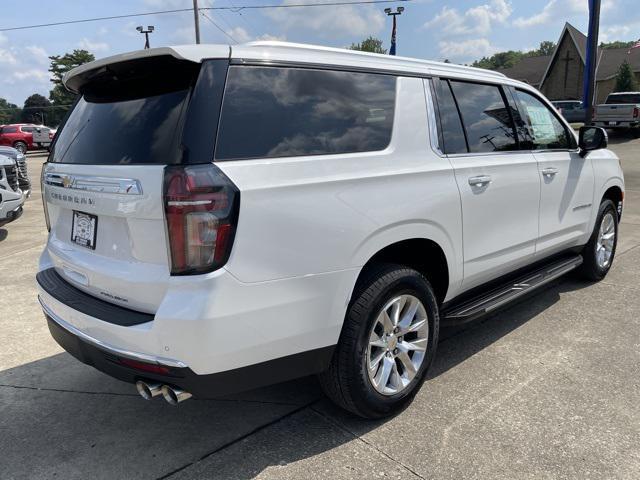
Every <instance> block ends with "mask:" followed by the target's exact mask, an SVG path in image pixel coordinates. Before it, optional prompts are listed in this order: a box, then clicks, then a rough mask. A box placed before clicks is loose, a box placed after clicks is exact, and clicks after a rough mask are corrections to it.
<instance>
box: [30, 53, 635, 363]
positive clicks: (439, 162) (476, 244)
mask: <svg viewBox="0 0 640 480" xmlns="http://www.w3.org/2000/svg"><path fill="white" fill-rule="evenodd" d="M229 52H230V53H229ZM167 53H168V54H171V55H174V56H177V57H180V58H185V59H189V60H193V61H201V60H202V59H203V58H226V57H228V56H229V55H231V58H233V59H236V58H237V59H262V60H272V61H281V62H295V63H308V62H310V63H313V64H323V65H336V66H341V67H354V68H371V69H376V70H393V72H395V73H396V74H397V75H398V82H397V97H396V102H397V103H396V113H395V119H394V127H393V134H392V139H391V143H390V145H389V146H388V148H386V149H385V150H383V151H378V152H370V153H354V154H341V155H318V156H308V157H291V158H277V159H268V160H240V161H226V162H220V163H217V164H216V165H217V166H218V167H219V168H220V169H221V170H222V171H223V172H224V173H225V175H227V177H228V178H229V179H231V180H232V181H233V182H234V183H235V185H236V186H237V187H238V189H239V190H240V192H241V202H240V205H241V207H240V214H239V222H238V227H237V233H236V236H235V241H234V244H233V249H232V253H231V257H230V258H229V261H228V262H227V264H226V265H225V266H224V267H223V268H221V269H219V270H217V271H215V272H212V273H209V274H204V275H195V276H181V277H175V276H171V275H170V270H169V256H168V248H167V241H166V222H165V219H164V211H163V202H162V172H163V167H162V166H127V167H124V168H123V167H122V166H88V165H71V164H49V165H48V166H47V172H55V173H70V174H78V175H87V174H91V175H97V176H106V177H109V176H113V177H116V178H122V177H123V176H124V177H126V178H131V179H136V180H138V181H139V182H140V184H141V185H142V190H143V194H142V195H140V196H131V197H130V198H123V196H121V195H117V194H108V193H99V194H98V193H93V194H92V195H93V198H95V200H96V202H95V205H92V206H89V207H86V206H84V207H83V210H85V211H87V212H89V213H94V214H96V215H98V218H99V219H100V224H99V228H100V229H101V230H100V232H101V235H104V237H101V238H100V243H99V244H98V245H97V247H96V250H95V251H90V250H88V249H86V248H83V247H80V246H77V245H74V244H73V243H72V242H71V241H70V228H71V227H70V222H71V215H72V214H71V212H72V210H73V206H72V205H69V204H68V202H67V201H63V200H60V197H59V195H58V196H57V197H56V196H55V195H53V194H55V193H58V194H64V190H65V189H64V188H62V187H53V186H50V185H47V186H46V188H45V189H44V194H45V196H46V200H47V203H48V209H49V216H50V220H51V226H52V229H51V232H50V235H49V240H48V243H47V246H46V248H45V251H44V252H43V254H42V256H41V259H40V269H41V270H43V269H47V268H51V267H55V268H56V270H57V271H58V273H59V274H60V275H62V276H63V277H64V278H65V279H66V280H68V281H69V282H70V283H72V284H73V285H74V286H76V287H78V288H79V289H81V290H84V291H86V292H88V293H90V294H92V295H96V296H98V297H100V298H102V299H105V298H104V296H102V297H101V296H100V295H101V292H108V293H109V294H110V295H112V296H117V297H121V298H124V299H126V302H120V304H121V305H125V306H127V307H128V308H132V309H136V310H140V311H144V312H148V313H153V314H154V315H155V317H154V321H153V322H149V323H145V324H142V325H137V326H133V327H121V326H117V325H113V324H110V323H106V322H103V321H100V320H97V319H95V318H92V317H89V316H87V315H85V314H83V313H80V312H78V311H76V310H74V309H73V308H71V307H69V306H67V305H64V304H62V303H60V302H58V301H57V300H55V299H54V298H52V297H51V296H50V295H48V294H47V293H46V292H45V291H43V290H42V289H40V296H41V300H42V301H43V303H44V304H45V305H46V306H47V307H48V308H49V309H50V310H51V311H52V312H54V313H55V314H56V315H57V316H59V317H60V318H62V319H64V320H65V321H66V322H68V323H70V324H71V325H73V326H74V327H75V328H77V329H79V330H80V331H82V332H84V333H86V334H88V335H90V336H91V337H93V338H96V339H99V340H100V341H102V342H105V343H107V344H111V345H115V346H118V347H119V348H122V349H127V350H130V351H134V352H140V353H143V354H147V355H156V356H161V357H165V358H171V359H175V360H178V361H180V362H182V363H184V364H186V365H188V366H189V367H190V368H191V369H192V370H193V371H194V372H195V373H197V374H209V373H215V372H221V371H225V370H230V369H234V368H238V367H243V366H247V365H252V364H255V363H259V362H264V361H267V360H271V359H275V358H279V357H284V356H287V355H292V354H295V353H299V352H304V351H307V350H311V349H316V348H320V347H325V346H329V345H334V344H335V343H336V342H337V341H338V337H339V334H340V331H341V328H342V323H343V321H344V317H345V312H346V309H347V305H348V302H349V299H350V297H351V294H352V291H353V288H354V285H355V282H356V279H357V277H358V274H359V273H360V271H361V269H362V267H363V266H364V265H365V264H366V263H367V261H368V260H369V259H371V257H372V256H373V255H375V254H376V253H377V252H379V251H380V250H381V249H383V248H385V247H387V246H389V245H391V244H394V243H396V242H400V241H403V240H407V239H429V240H432V241H433V242H435V243H437V244H438V245H439V246H440V247H441V249H442V251H443V252H444V254H445V256H446V259H447V264H448V270H449V286H448V289H447V294H446V300H452V299H454V298H455V297H456V296H458V295H460V294H461V293H463V292H464V291H466V290H468V289H470V288H473V287H476V286H478V285H481V284H483V283H486V282H488V281H490V280H493V279H495V278H497V277H499V276H500V275H503V274H506V273H508V272H510V271H513V270H515V269H517V268H519V267H523V266H526V265H527V264H529V263H532V262H534V261H537V260H539V259H540V258H542V257H543V256H546V255H549V254H552V253H555V252H558V251H560V250H563V249H566V248H569V247H574V246H579V245H584V244H585V243H586V242H587V240H588V238H589V235H590V232H591V231H592V229H593V226H594V222H595V216H596V212H597V209H598V205H599V204H600V200H601V198H602V195H603V194H604V192H605V191H606V189H607V188H609V187H611V186H618V187H620V188H621V189H623V188H624V185H623V178H622V172H621V169H620V165H619V162H618V159H617V158H616V157H615V155H614V154H613V153H612V152H610V151H608V150H601V151H596V152H593V153H591V154H589V155H588V156H587V158H586V159H583V158H581V157H580V156H579V155H578V154H577V152H569V151H567V152H553V153H545V152H536V153H533V152H514V153H506V154H495V155H493V154H484V155H474V154H465V155H457V156H449V157H447V156H445V155H442V154H439V153H438V152H437V151H436V150H434V148H432V146H433V145H434V143H437V142H434V138H433V135H434V134H433V131H434V130H433V129H434V125H433V122H434V119H433V118H430V114H429V109H428V108H427V107H428V102H430V101H431V100H430V94H429V93H428V89H425V86H424V80H423V78H421V77H424V78H426V77H429V76H431V75H446V76H448V77H450V78H461V79H468V80H483V81H486V82H493V83H498V84H505V85H512V86H518V88H522V89H525V90H528V91H533V90H532V89H531V88H530V87H529V86H527V85H525V84H521V83H519V82H516V81H513V80H510V79H507V78H505V77H503V76H501V75H499V74H495V73H492V72H487V71H483V70H477V69H471V68H467V67H461V66H454V65H447V64H439V63H433V62H423V61H418V60H412V59H403V58H400V57H398V58H392V57H388V56H380V55H373V54H363V53H356V52H350V51H346V50H337V49H325V48H320V47H310V46H298V45H291V44H280V43H272V42H261V43H256V44H247V45H240V46H234V47H233V48H232V49H231V50H230V49H229V47H226V46H186V47H175V48H173V49H154V50H149V51H146V52H135V53H134V54H127V55H124V56H118V57H113V58H108V59H102V60H99V61H98V62H97V64H101V65H102V64H108V63H110V62H115V61H121V60H122V59H123V58H124V57H126V58H138V57H144V56H149V55H153V54H156V55H160V54H167ZM89 68H90V67H89V66H82V67H79V68H78V69H77V71H76V74H79V73H82V72H83V71H86V70H87V69H89ZM402 72H406V74H407V75H408V76H403V74H402ZM72 75H73V72H72ZM67 80H69V78H67ZM547 103H548V102H547ZM549 106H550V108H553V107H552V106H551V105H550V104H549ZM548 165H552V166H554V167H555V168H558V170H559V173H558V174H557V175H556V176H555V177H554V178H553V179H552V180H551V181H549V182H547V181H545V180H544V178H543V175H542V173H541V171H542V169H543V168H545V167H546V166H548ZM478 175H490V176H491V177H492V182H491V184H489V186H488V187H487V188H486V189H484V191H481V192H480V191H477V190H476V189H475V187H473V186H472V185H470V184H469V183H468V178H469V177H473V176H478ZM54 197H55V198H54ZM586 204H589V206H588V207H584V205H586ZM576 207H581V208H577V209H576ZM111 301H113V302H114V303H117V302H118V301H117V300H111ZM230 339H232V341H229V340H230Z"/></svg>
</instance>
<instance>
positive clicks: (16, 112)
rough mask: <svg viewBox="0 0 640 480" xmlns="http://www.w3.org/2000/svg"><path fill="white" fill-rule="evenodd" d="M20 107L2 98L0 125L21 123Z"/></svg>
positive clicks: (0, 100) (0, 103) (0, 102)
mask: <svg viewBox="0 0 640 480" xmlns="http://www.w3.org/2000/svg"><path fill="white" fill-rule="evenodd" d="M20 113H21V110H20V107H18V106H17V105H16V104H15V103H10V102H8V101H7V100H5V99H4V98H0V125H6V124H8V123H18V122H19V121H20Z"/></svg>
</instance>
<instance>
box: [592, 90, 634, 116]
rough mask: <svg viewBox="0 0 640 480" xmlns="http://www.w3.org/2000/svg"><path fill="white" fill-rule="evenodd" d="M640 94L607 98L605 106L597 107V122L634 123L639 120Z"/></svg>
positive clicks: (617, 95)
mask: <svg viewBox="0 0 640 480" xmlns="http://www.w3.org/2000/svg"><path fill="white" fill-rule="evenodd" d="M638 105H640V94H636V93H628V94H613V95H609V97H607V102H606V103H605V104H604V105H598V106H597V107H596V120H599V121H633V120H638V119H639V118H638V117H639V114H640V112H639V111H638Z"/></svg>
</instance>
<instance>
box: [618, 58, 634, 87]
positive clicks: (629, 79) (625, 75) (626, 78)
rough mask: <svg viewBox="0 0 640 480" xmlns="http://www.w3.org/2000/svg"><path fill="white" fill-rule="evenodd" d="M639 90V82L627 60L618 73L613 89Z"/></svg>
mask: <svg viewBox="0 0 640 480" xmlns="http://www.w3.org/2000/svg"><path fill="white" fill-rule="evenodd" d="M637 90H638V82H637V81H636V77H635V75H634V74H633V70H632V69H631V65H629V62H627V61H626V60H625V61H624V63H623V64H622V65H620V68H619V69H618V73H617V74H616V86H615V88H614V89H613V91H614V92H635V91H637Z"/></svg>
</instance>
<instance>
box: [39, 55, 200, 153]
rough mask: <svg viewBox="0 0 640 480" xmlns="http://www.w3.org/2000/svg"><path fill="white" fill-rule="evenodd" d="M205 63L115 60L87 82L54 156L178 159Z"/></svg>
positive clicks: (165, 60)
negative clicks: (185, 120)
mask: <svg viewBox="0 0 640 480" xmlns="http://www.w3.org/2000/svg"><path fill="white" fill-rule="evenodd" d="M199 68H200V65H199V64H196V63H190V62H184V61H178V60H175V59H173V58H171V57H169V58H167V57H157V58H154V57H151V58H148V59H143V60H136V61H130V62H123V63H121V64H114V65H110V66H109V67H108V68H106V69H104V70H103V71H99V72H98V73H97V74H95V75H94V77H95V78H92V79H91V80H90V81H89V82H88V83H87V84H86V85H82V87H81V93H82V95H81V96H80V98H79V99H78V101H77V103H76V105H75V106H74V108H73V110H72V111H71V113H70V114H69V116H68V118H67V119H66V122H65V123H64V125H63V127H62V129H61V130H60V131H59V132H58V133H57V135H56V140H55V143H54V145H53V148H52V151H51V154H50V156H49V161H51V162H57V163H81V164H93V165H118V164H120V165H128V164H172V163H178V162H179V161H180V159H181V155H182V152H181V151H180V149H179V148H178V147H179V145H180V136H181V132H182V128H181V126H182V118H183V113H184V110H185V106H186V104H187V103H188V101H189V96H190V93H191V91H192V87H193V84H194V83H195V80H196V78H197V75H198V71H199Z"/></svg>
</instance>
